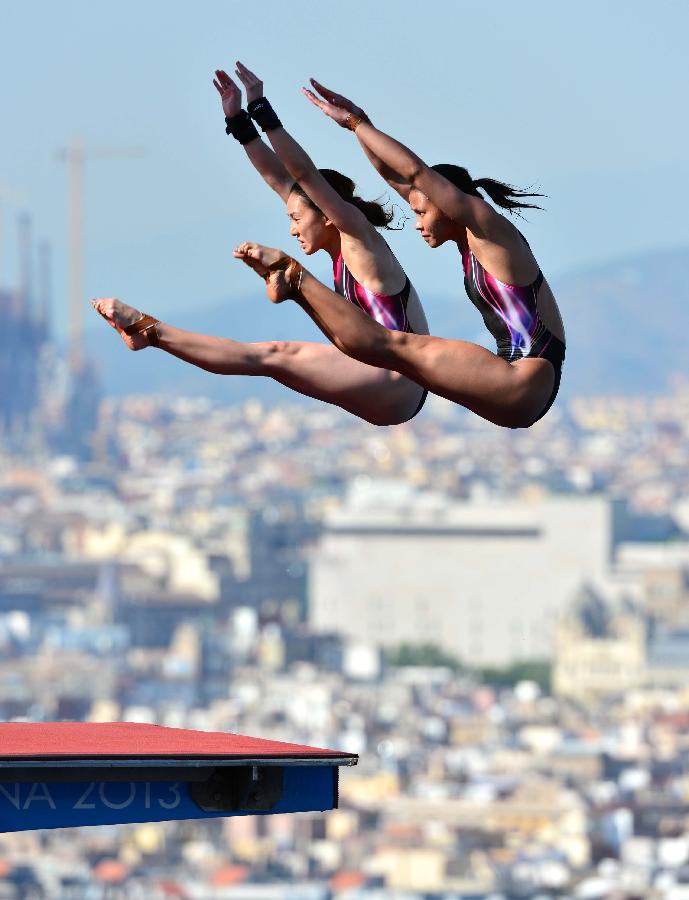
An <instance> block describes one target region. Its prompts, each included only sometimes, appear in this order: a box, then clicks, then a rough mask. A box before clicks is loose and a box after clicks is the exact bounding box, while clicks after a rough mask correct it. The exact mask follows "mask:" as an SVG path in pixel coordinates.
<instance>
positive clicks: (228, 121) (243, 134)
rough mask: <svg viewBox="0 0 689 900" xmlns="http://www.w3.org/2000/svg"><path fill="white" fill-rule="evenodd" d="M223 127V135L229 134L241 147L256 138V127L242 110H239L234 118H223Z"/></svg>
mask: <svg viewBox="0 0 689 900" xmlns="http://www.w3.org/2000/svg"><path fill="white" fill-rule="evenodd" d="M225 125H226V128H225V134H231V135H232V137H233V138H234V139H235V140H237V141H239V143H240V144H242V145H244V144H248V143H249V142H250V141H253V140H256V138H257V137H258V131H257V130H256V126H255V125H254V123H253V122H252V121H251V119H250V118H249V114H248V113H247V112H245V111H244V110H243V109H240V111H239V112H238V113H237V115H236V116H225Z"/></svg>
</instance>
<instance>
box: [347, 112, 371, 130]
mask: <svg viewBox="0 0 689 900" xmlns="http://www.w3.org/2000/svg"><path fill="white" fill-rule="evenodd" d="M367 121H368V117H367V116H366V114H364V115H363V116H356V115H354V113H348V114H347V118H346V119H345V128H349V130H350V131H356V130H357V128H358V127H359V125H361V123H362V122H367Z"/></svg>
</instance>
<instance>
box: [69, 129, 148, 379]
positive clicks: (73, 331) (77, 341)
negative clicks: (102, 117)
mask: <svg viewBox="0 0 689 900" xmlns="http://www.w3.org/2000/svg"><path fill="white" fill-rule="evenodd" d="M143 155H144V152H143V150H142V149H141V148H138V147H129V148H112V147H101V148H92V149H88V150H87V149H86V148H85V147H84V145H83V144H82V142H81V141H78V140H75V141H72V142H71V143H70V144H69V145H68V146H66V147H63V148H61V149H60V150H59V151H58V153H57V158H58V159H59V160H61V161H62V162H65V163H66V164H67V171H68V179H69V213H68V219H69V225H68V228H69V335H68V340H69V366H70V370H71V371H72V372H73V373H76V372H80V371H81V369H82V368H83V365H84V337H83V335H84V322H83V310H84V256H85V251H84V246H85V245H84V167H85V163H86V161H87V160H89V161H91V160H96V159H140V158H141V157H142V156H143Z"/></svg>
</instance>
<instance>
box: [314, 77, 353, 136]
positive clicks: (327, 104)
mask: <svg viewBox="0 0 689 900" xmlns="http://www.w3.org/2000/svg"><path fill="white" fill-rule="evenodd" d="M309 81H310V82H311V85H312V87H313V88H314V89H315V90H316V91H318V93H319V94H320V95H321V97H323V100H321V97H317V96H316V94H314V92H313V91H310V90H309V89H308V88H302V89H301V91H302V94H304V96H305V97H308V99H309V100H310V101H311V102H312V103H313V105H314V106H317V107H318V108H319V109H320V110H321V112H323V113H325V115H326V116H328V117H329V118H330V119H333V120H334V121H335V122H337V124H338V125H340V126H341V127H342V128H349V117H350V115H352V116H356V117H357V118H359V119H363V120H365V121H367V120H368V116H367V115H366V113H365V112H364V111H363V109H361V107H360V106H357V105H356V104H355V103H352V101H351V100H348V99H347V98H346V97H343V96H342V94H336V93H335V92H334V91H331V90H329V89H328V88H327V87H324V86H323V85H322V84H321V83H320V82H318V81H316V79H315V78H310V79H309Z"/></svg>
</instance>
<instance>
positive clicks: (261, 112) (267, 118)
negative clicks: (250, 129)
mask: <svg viewBox="0 0 689 900" xmlns="http://www.w3.org/2000/svg"><path fill="white" fill-rule="evenodd" d="M246 108H247V111H248V113H249V115H250V116H251V118H252V119H254V120H255V121H256V122H258V124H259V125H260V126H261V130H262V131H272V130H273V128H281V127H282V122H281V121H280V120H279V119H278V117H277V113H276V112H275V110H274V109H273V107H272V106H271V105H270V101H269V100H266V98H265V97H258V98H257V99H256V100H252V101H251V103H249V104H248V105H247V107H246Z"/></svg>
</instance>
